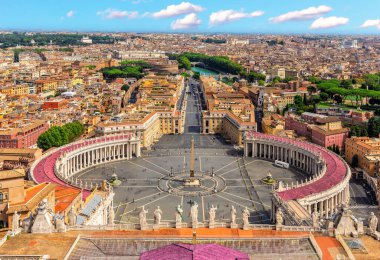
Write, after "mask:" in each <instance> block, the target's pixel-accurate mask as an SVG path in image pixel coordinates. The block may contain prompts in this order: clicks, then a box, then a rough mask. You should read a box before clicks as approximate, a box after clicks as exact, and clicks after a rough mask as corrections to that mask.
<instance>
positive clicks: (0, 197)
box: [0, 192, 3, 202]
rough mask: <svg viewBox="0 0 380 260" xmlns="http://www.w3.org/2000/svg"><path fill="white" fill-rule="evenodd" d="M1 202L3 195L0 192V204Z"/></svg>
mask: <svg viewBox="0 0 380 260" xmlns="http://www.w3.org/2000/svg"><path fill="white" fill-rule="evenodd" d="M2 201H3V193H2V192H0V202H2Z"/></svg>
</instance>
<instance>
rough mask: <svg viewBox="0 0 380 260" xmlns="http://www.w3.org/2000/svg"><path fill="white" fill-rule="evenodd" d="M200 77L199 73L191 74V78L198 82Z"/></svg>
mask: <svg viewBox="0 0 380 260" xmlns="http://www.w3.org/2000/svg"><path fill="white" fill-rule="evenodd" d="M200 76H201V74H200V73H199V72H194V74H193V78H194V79H196V80H199V79H200Z"/></svg>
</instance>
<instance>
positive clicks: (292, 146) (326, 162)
mask: <svg viewBox="0 0 380 260" xmlns="http://www.w3.org/2000/svg"><path fill="white" fill-rule="evenodd" d="M244 154H245V156H247V157H255V158H259V159H264V160H270V161H275V160H279V161H282V162H286V163H289V165H290V166H291V167H293V168H296V169H297V170H301V171H302V172H304V173H306V174H307V175H308V176H309V177H308V178H307V179H306V180H305V181H302V182H301V183H298V182H297V183H295V184H293V183H292V184H290V185H289V184H287V185H283V184H282V183H281V184H280V185H279V188H278V189H277V190H276V192H275V194H274V199H275V200H277V202H278V203H279V204H284V203H287V202H289V201H291V200H294V201H297V202H298V203H299V204H300V205H302V206H303V207H304V209H305V210H306V211H307V212H308V213H309V214H312V213H313V212H315V211H317V212H318V213H319V215H320V216H322V217H325V218H329V217H331V216H332V215H333V214H334V213H335V212H336V211H337V210H338V209H339V207H338V206H340V205H342V204H348V202H349V200H350V195H349V180H350V177H351V170H350V168H349V167H348V165H347V164H346V162H345V161H344V160H342V159H341V158H340V157H338V156H337V155H336V154H335V153H332V152H330V151H328V150H327V149H325V148H323V147H321V146H317V145H315V144H312V143H309V142H302V141H297V140H292V139H289V138H284V137H279V136H272V135H266V134H262V133H258V132H246V138H245V147H244ZM275 212H276V210H275V209H273V208H272V214H274V213H275Z"/></svg>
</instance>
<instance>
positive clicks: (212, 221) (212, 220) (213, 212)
mask: <svg viewBox="0 0 380 260" xmlns="http://www.w3.org/2000/svg"><path fill="white" fill-rule="evenodd" d="M216 210H217V207H215V206H214V205H211V208H210V210H209V212H208V215H209V221H210V225H214V224H215V217H216Z"/></svg>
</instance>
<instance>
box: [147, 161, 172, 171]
mask: <svg viewBox="0 0 380 260" xmlns="http://www.w3.org/2000/svg"><path fill="white" fill-rule="evenodd" d="M142 159H143V160H144V161H146V162H147V163H150V164H152V165H154V166H156V167H157V168H160V169H162V170H164V171H166V172H168V173H170V171H168V170H166V169H165V168H162V167H161V166H159V165H157V164H155V163H152V162H151V161H148V160H147V159H144V158H142Z"/></svg>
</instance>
